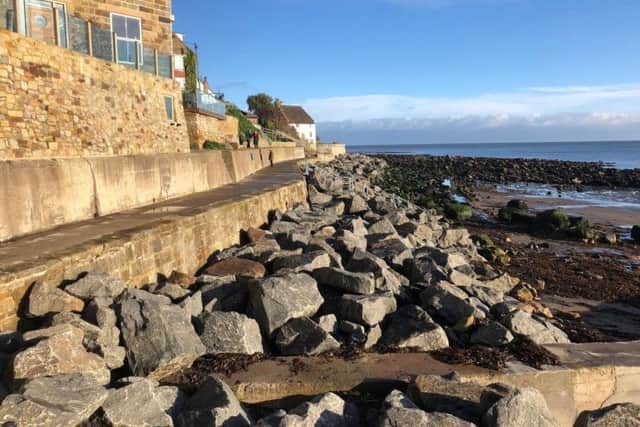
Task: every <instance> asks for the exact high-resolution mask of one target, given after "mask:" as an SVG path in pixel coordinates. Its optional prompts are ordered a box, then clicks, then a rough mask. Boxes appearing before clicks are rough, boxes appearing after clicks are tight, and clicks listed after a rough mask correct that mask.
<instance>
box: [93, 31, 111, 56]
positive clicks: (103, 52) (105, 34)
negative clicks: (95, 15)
mask: <svg viewBox="0 0 640 427" xmlns="http://www.w3.org/2000/svg"><path fill="white" fill-rule="evenodd" d="M91 35H92V47H93V56H95V57H96V58H101V59H104V60H106V61H113V50H112V47H111V44H112V39H111V32H110V31H107V30H103V29H102V28H100V27H99V26H97V25H95V24H93V23H92V24H91Z"/></svg>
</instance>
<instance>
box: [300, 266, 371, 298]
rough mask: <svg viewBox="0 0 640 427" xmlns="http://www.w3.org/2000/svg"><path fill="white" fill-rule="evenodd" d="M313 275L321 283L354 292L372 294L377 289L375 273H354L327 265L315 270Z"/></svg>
mask: <svg viewBox="0 0 640 427" xmlns="http://www.w3.org/2000/svg"><path fill="white" fill-rule="evenodd" d="M313 277H314V278H315V279H316V280H317V281H318V283H319V284H320V285H324V286H330V287H332V288H336V289H339V290H341V291H343V292H349V293H352V294H360V295H371V294H373V293H374V292H375V290H376V281H375V276H374V275H373V273H352V272H350V271H345V270H340V269H338V268H335V267H326V268H320V269H318V270H315V271H314V272H313Z"/></svg>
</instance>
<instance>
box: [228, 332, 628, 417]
mask: <svg viewBox="0 0 640 427" xmlns="http://www.w3.org/2000/svg"><path fill="white" fill-rule="evenodd" d="M545 347H546V348H547V349H549V350H550V351H552V352H554V353H555V354H556V355H557V356H558V357H559V360H560V362H561V363H562V365H563V366H561V367H552V368H549V369H543V370H536V369H533V368H529V367H524V366H523V365H518V364H515V365H513V364H512V365H511V366H510V367H509V368H507V369H505V370H503V371H492V370H489V369H484V368H480V367H477V366H470V365H451V364H447V363H443V362H440V361H437V360H435V359H433V358H432V357H431V356H430V355H429V354H427V353H398V354H394V353H388V354H377V353H364V354H362V355H361V356H359V357H356V358H349V359H347V360H345V359H342V358H338V357H334V358H329V357H324V356H318V357H278V358H275V359H270V360H264V361H260V362H257V363H255V364H252V365H249V366H248V367H247V368H246V369H243V370H240V371H238V372H235V373H233V374H231V375H228V376H225V375H223V376H222V379H223V380H224V381H225V382H226V383H227V384H230V385H232V386H231V387H232V388H233V390H234V392H235V393H236V395H237V397H238V398H239V399H240V400H241V401H243V402H245V403H249V404H257V403H265V402H271V401H283V400H286V399H290V398H295V397H299V396H315V395H318V394H323V393H327V392H347V391H351V390H354V389H357V390H360V391H362V392H375V393H378V394H380V395H386V394H388V393H389V392H391V390H393V389H400V390H403V389H406V387H407V386H408V384H409V383H410V382H411V381H413V379H414V378H416V377H419V376H422V375H446V374H449V373H451V372H456V373H458V375H459V377H460V379H461V381H463V382H474V383H477V384H480V385H489V384H493V383H503V384H507V385H510V386H512V387H516V388H523V387H533V388H536V389H538V390H540V392H541V393H542V394H543V395H544V396H545V398H546V400H547V404H548V406H549V409H550V410H551V412H552V413H553V415H554V417H555V418H556V420H557V421H558V422H559V423H560V425H561V426H562V427H573V425H574V422H575V420H576V418H577V416H578V415H579V414H580V413H581V412H582V411H586V410H596V409H600V408H603V407H606V406H609V405H612V404H615V403H623V402H632V403H635V404H640V342H630V343H597V344H561V345H550V346H545ZM620 354H625V355H626V356H624V358H620V356H619V355H620ZM299 366H304V367H305V368H304V369H297V368H296V367H299Z"/></svg>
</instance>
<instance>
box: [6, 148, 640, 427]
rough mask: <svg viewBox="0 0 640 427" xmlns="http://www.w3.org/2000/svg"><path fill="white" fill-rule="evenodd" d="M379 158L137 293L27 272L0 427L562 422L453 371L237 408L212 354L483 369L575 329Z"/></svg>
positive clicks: (119, 285)
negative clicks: (388, 184)
mask: <svg viewBox="0 0 640 427" xmlns="http://www.w3.org/2000/svg"><path fill="white" fill-rule="evenodd" d="M386 166H387V165H386V162H385V160H383V159H373V158H369V157H365V156H359V155H350V156H347V157H344V158H341V159H338V160H336V161H334V162H332V163H330V164H327V165H316V166H314V167H312V169H311V172H310V175H309V177H308V180H307V184H308V191H309V204H308V205H301V206H297V207H296V208H294V209H292V210H291V211H288V212H273V214H272V215H271V219H270V222H269V224H265V226H264V227H262V228H261V229H249V230H245V233H244V238H245V241H246V244H244V245H241V246H237V247H233V248H229V249H227V250H224V251H222V252H218V253H215V254H212V255H211V257H210V258H209V262H208V263H207V265H205V266H203V267H202V269H201V271H199V274H197V275H195V276H191V275H187V274H184V273H179V272H174V273H173V274H171V275H170V277H168V278H163V279H162V280H159V281H158V283H152V284H148V285H147V286H145V287H144V288H143V289H131V288H128V286H127V284H126V283H123V282H122V281H120V280H118V279H116V278H114V277H111V276H109V274H108V272H106V273H105V272H89V273H88V274H87V275H86V276H84V277H81V278H79V280H77V281H75V282H73V283H69V284H66V285H65V286H63V287H62V288H57V287H54V286H51V285H50V284H46V283H36V284H35V285H34V286H33V287H32V289H31V291H30V294H29V298H28V301H26V303H25V306H24V314H25V315H26V316H28V317H30V318H31V321H30V322H28V325H29V326H28V327H25V328H24V329H23V330H21V331H19V332H18V333H15V334H5V335H3V336H1V337H0V352H1V353H2V360H3V362H4V363H3V364H2V366H3V378H5V381H4V383H5V386H6V390H0V398H2V404H1V405H0V425H3V426H10V425H17V426H20V427H23V426H77V425H84V426H119V427H120V426H122V427H125V426H131V427H134V426H158V427H160V426H182V427H192V426H193V427H195V426H232V427H233V426H249V425H258V426H345V427H346V426H357V425H363V426H365V425H367V426H369V425H380V426H417V425H438V426H440V425H442V426H460V427H462V426H473V425H483V426H524V425H527V426H529V425H530V426H556V425H558V424H557V422H556V421H555V420H554V419H553V416H552V415H551V413H550V411H549V409H548V407H547V403H546V402H545V399H544V397H543V396H542V394H541V393H540V392H539V391H537V390H534V389H530V388H523V389H514V388H510V387H507V386H504V385H500V384H493V385H489V386H480V385H475V384H468V383H462V382H460V381H459V379H458V377H457V375H456V374H455V373H452V374H451V375H448V376H445V377H419V378H416V379H414V380H413V381H412V383H411V385H410V386H409V388H408V391H407V392H406V393H403V392H401V391H399V390H395V391H393V392H391V393H390V394H388V395H387V396H386V397H385V398H383V399H378V400H374V401H373V402H371V401H370V402H368V405H366V406H363V405H359V404H358V402H356V401H354V400H353V399H351V398H350V396H348V395H344V394H342V395H340V394H337V393H327V394H324V395H321V396H316V397H310V398H309V399H308V401H306V402H305V403H302V404H301V405H299V406H296V407H294V408H288V407H286V408H284V409H280V410H276V411H273V407H270V408H271V409H267V408H264V407H262V408H261V407H255V406H253V407H248V406H245V405H243V404H242V403H241V402H240V401H238V399H237V398H236V396H235V395H234V393H233V391H232V388H231V387H230V385H231V386H232V384H229V385H227V384H225V383H224V382H222V381H221V380H220V379H219V378H217V377H216V376H215V375H211V374H215V371H216V369H212V367H211V366H209V368H210V369H207V365H208V364H209V365H211V364H212V363H213V362H212V360H213V359H212V358H215V360H216V364H217V365H219V369H242V364H243V363H244V364H247V363H252V361H256V360H262V359H264V358H270V357H276V356H303V355H310V356H314V355H321V354H323V355H325V357H354V355H356V356H355V357H357V354H358V353H361V352H406V351H410V352H432V354H433V355H434V357H437V358H440V359H441V360H444V361H447V360H453V361H456V362H467V363H478V364H481V365H485V366H490V367H493V368H500V367H503V366H504V364H506V363H511V364H516V365H518V366H525V365H530V366H533V367H534V368H541V367H543V366H545V365H553V364H555V363H556V361H555V359H554V357H553V356H552V355H551V354H550V353H547V352H546V351H545V350H544V349H543V348H542V347H540V345H541V344H549V343H569V342H570V338H569V336H568V335H567V333H566V332H565V331H563V330H562V326H563V324H562V323H560V322H557V319H555V316H554V315H553V313H552V312H551V310H550V309H549V308H548V307H546V306H545V305H544V304H543V303H541V301H540V300H539V298H538V294H539V292H540V290H541V288H540V284H539V283H529V282H527V281H525V280H520V279H517V278H516V277H513V276H511V275H509V274H508V273H506V272H504V271H502V269H500V268H499V267H497V266H496V265H495V264H493V265H492V263H490V262H488V260H487V259H486V258H485V257H483V256H482V255H481V254H480V253H479V249H481V248H482V244H477V243H475V242H474V241H473V240H472V239H471V236H470V233H469V232H468V231H467V230H466V229H462V228H455V227H453V226H451V225H450V224H449V223H448V222H447V221H446V220H445V219H444V218H443V217H442V216H440V215H438V214H437V213H436V212H435V211H433V210H426V209H424V208H422V207H419V206H418V205H416V204H414V203H412V202H409V201H408V200H406V199H403V198H401V197H400V196H399V195H396V194H392V193H389V192H386V191H384V190H383V189H382V188H380V187H378V186H377V185H376V183H377V182H378V179H379V177H380V175H381V173H382V172H383V171H384V170H385V168H386ZM630 179H631V178H630ZM238 360H240V361H241V362H240V363H238V362H237V361H238ZM225 361H227V362H225ZM194 362H195V363H194ZM192 366H193V367H192ZM194 367H200V368H201V370H202V371H205V372H206V374H205V375H198V372H195V371H194ZM300 369H304V367H303V366H301V367H300ZM185 379H186V381H185ZM455 402H465V403H464V404H459V403H458V404H456V403H455ZM624 422H640V407H638V406H635V405H631V404H624V405H614V406H611V407H608V408H605V409H604V410H601V411H597V412H586V413H584V414H582V416H581V418H580V420H579V422H578V424H577V425H578V426H598V425H625V424H611V423H624ZM2 423H4V424H2Z"/></svg>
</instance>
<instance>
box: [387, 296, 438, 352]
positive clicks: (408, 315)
mask: <svg viewBox="0 0 640 427" xmlns="http://www.w3.org/2000/svg"><path fill="white" fill-rule="evenodd" d="M380 342H381V343H382V344H384V345H385V346H388V347H391V348H415V349H418V350H420V351H433V350H439V349H442V348H447V347H449V339H448V338H447V333H446V332H445V331H444V329H442V328H441V327H440V325H438V324H437V323H435V322H434V321H433V319H431V316H429V314H428V313H427V312H426V311H424V310H423V309H422V308H420V307H418V306H416V305H406V306H404V307H401V308H400V309H399V310H398V311H396V312H395V313H393V314H392V315H391V316H390V322H389V324H388V325H387V327H386V328H385V329H384V331H383V333H382V339H381V340H380Z"/></svg>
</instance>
